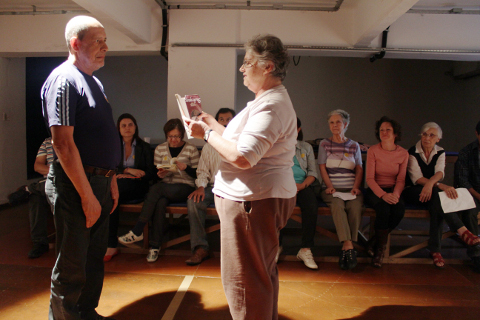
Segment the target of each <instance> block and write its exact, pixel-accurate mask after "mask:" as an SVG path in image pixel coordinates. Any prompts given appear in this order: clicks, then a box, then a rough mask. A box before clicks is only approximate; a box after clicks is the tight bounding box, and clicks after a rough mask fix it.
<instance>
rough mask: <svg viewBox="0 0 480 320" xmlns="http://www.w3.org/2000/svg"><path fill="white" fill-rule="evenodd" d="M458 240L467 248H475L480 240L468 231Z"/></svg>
mask: <svg viewBox="0 0 480 320" xmlns="http://www.w3.org/2000/svg"><path fill="white" fill-rule="evenodd" d="M460 238H461V239H462V240H463V242H465V243H466V244H467V245H468V246H471V247H473V246H476V245H479V244H480V238H479V237H477V236H476V235H474V234H473V233H471V232H470V231H468V230H466V231H465V232H464V233H462V235H461V236H460Z"/></svg>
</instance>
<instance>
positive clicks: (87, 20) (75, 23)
mask: <svg viewBox="0 0 480 320" xmlns="http://www.w3.org/2000/svg"><path fill="white" fill-rule="evenodd" d="M91 27H102V28H103V25H102V24H101V23H100V22H99V21H98V20H97V19H95V18H92V17H89V16H76V17H73V18H72V19H70V21H68V23H67V26H66V27H65V40H66V41H67V47H68V51H70V52H71V51H72V48H71V46H70V39H72V38H73V37H77V38H78V39H79V40H83V37H84V36H85V34H86V33H87V31H88V29H90V28H91Z"/></svg>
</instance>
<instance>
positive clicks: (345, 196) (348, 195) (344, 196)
mask: <svg viewBox="0 0 480 320" xmlns="http://www.w3.org/2000/svg"><path fill="white" fill-rule="evenodd" d="M332 196H334V197H335V198H340V199H342V200H343V201H348V200H353V199H355V198H357V196H356V195H354V194H351V193H350V192H334V193H333V194H332Z"/></svg>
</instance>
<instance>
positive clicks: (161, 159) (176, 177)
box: [153, 142, 200, 187]
mask: <svg viewBox="0 0 480 320" xmlns="http://www.w3.org/2000/svg"><path fill="white" fill-rule="evenodd" d="M199 159H200V153H199V152H198V150H197V147H195V146H194V145H193V144H191V143H188V142H185V145H184V146H183V149H182V151H181V152H180V154H179V155H178V156H177V160H178V161H179V162H182V163H184V164H186V165H187V166H190V167H192V168H197V166H198V160H199ZM171 160H172V156H171V154H170V150H169V148H168V142H164V143H162V144H160V145H158V146H157V147H156V148H155V155H154V158H153V163H154V164H155V166H156V165H158V164H162V165H168V164H172V161H171ZM162 182H165V183H185V184H188V185H189V186H192V187H195V179H194V178H192V177H190V176H189V175H188V174H187V173H186V172H185V171H180V172H171V173H169V174H168V175H167V176H166V177H165V178H163V180H162Z"/></svg>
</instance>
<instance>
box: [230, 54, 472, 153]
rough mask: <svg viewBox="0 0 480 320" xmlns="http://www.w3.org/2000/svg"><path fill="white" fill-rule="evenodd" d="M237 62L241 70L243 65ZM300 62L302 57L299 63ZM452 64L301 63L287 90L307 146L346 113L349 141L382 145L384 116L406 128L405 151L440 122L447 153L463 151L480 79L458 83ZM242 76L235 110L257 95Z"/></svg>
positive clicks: (294, 68)
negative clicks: (332, 115)
mask: <svg viewBox="0 0 480 320" xmlns="http://www.w3.org/2000/svg"><path fill="white" fill-rule="evenodd" d="M242 59H243V57H242V56H239V57H238V61H237V64H240V63H241V60H242ZM296 59H298V57H296ZM452 68H453V63H452V62H450V61H436V60H403V59H400V60H391V59H383V60H379V61H376V62H375V63H371V62H369V61H368V59H359V58H326V57H301V59H300V63H299V64H298V66H294V64H293V63H291V64H290V67H289V71H288V75H287V78H286V79H285V82H284V84H285V86H286V87H287V89H288V92H289V94H290V97H291V99H292V102H293V104H294V107H295V109H296V112H297V115H298V116H299V117H300V119H301V120H302V126H303V131H304V138H305V140H309V139H316V138H322V137H329V136H330V134H331V133H330V131H329V128H328V125H327V119H326V117H327V114H328V113H329V112H330V111H331V110H334V109H338V108H340V109H345V110H346V111H347V112H349V113H350V115H351V118H352V120H351V124H350V128H349V129H348V131H347V136H348V137H350V138H352V139H354V140H357V141H361V142H364V143H368V144H374V143H377V141H376V139H375V136H374V129H373V128H374V125H375V121H376V120H378V119H379V118H380V117H382V116H383V115H387V116H390V117H391V118H393V119H395V120H397V121H399V122H400V124H401V125H402V127H403V139H402V141H401V143H400V144H401V145H402V146H404V147H405V148H408V147H410V146H412V145H413V144H415V143H416V141H418V133H419V130H420V128H421V126H422V125H423V124H424V123H426V122H429V121H435V122H437V123H438V124H439V125H440V126H441V127H442V129H443V132H444V138H443V139H442V141H441V142H440V145H441V146H443V147H444V148H445V149H447V150H448V151H459V150H460V149H461V148H462V147H463V146H465V145H466V144H467V143H468V142H470V141H473V139H474V138H475V135H474V128H475V125H476V123H477V122H478V121H479V120H480V109H479V108H478V106H479V105H480V90H479V89H480V77H477V78H470V79H467V80H454V79H453V78H452V77H451V76H450V75H447V74H446V73H448V72H451V71H452ZM241 78H242V77H241V73H240V72H238V74H237V92H238V95H237V97H236V106H237V110H241V109H242V108H243V106H245V104H246V102H247V101H250V100H253V98H254V97H253V94H252V93H251V92H249V91H248V89H246V88H245V87H243V83H242V82H241Z"/></svg>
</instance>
